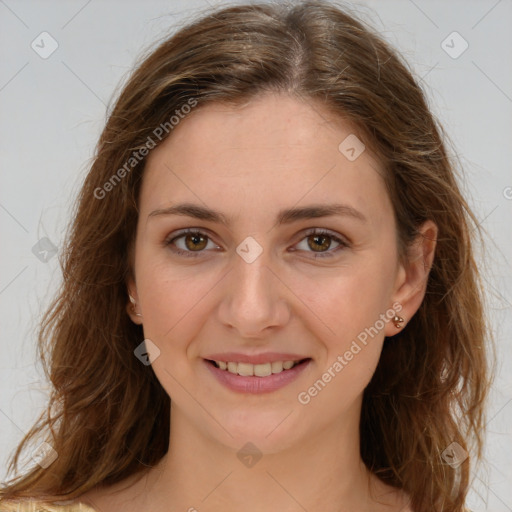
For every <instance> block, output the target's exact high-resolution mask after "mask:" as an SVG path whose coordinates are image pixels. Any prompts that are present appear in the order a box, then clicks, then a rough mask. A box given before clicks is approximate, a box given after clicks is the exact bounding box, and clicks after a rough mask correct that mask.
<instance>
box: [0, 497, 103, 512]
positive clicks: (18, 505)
mask: <svg viewBox="0 0 512 512" xmlns="http://www.w3.org/2000/svg"><path fill="white" fill-rule="evenodd" d="M0 512H97V511H96V510H95V509H93V508H91V507H90V506H88V505H85V504H84V503H77V502H76V501H61V502H58V501H56V502H53V503H48V502H45V501H38V500H29V499H27V500H9V501H0Z"/></svg>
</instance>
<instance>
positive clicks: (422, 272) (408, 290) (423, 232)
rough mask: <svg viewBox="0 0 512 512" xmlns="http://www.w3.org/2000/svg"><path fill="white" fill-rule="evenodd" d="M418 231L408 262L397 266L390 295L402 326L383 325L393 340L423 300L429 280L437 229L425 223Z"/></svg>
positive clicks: (386, 333)
mask: <svg viewBox="0 0 512 512" xmlns="http://www.w3.org/2000/svg"><path fill="white" fill-rule="evenodd" d="M418 231H419V234H418V236H417V237H416V239H415V240H414V242H413V243H412V245H411V246H410V247H409V249H408V252H407V261H406V262H405V263H403V264H400V266H399V269H398V273H397V278H396V281H395V289H394V292H393V295H392V299H393V301H394V306H395V305H396V304H400V305H401V309H400V310H399V309H398V308H396V307H395V308H394V309H396V312H397V315H398V316H399V317H402V318H403V319H404V322H403V323H402V324H401V326H400V327H398V328H397V327H396V326H395V322H393V320H392V319H391V321H390V322H388V323H387V324H386V328H385V331H384V332H385V335H386V336H394V335H395V334H397V333H398V332H399V331H400V330H401V329H403V328H404V327H405V325H406V324H407V322H408V321H409V320H410V319H411V318H412V317H413V316H414V314H415V313H416V311H418V309H419V307H420V305H421V303H422V302H423V298H424V297H425V292H426V289H427V281H428V276H429V273H430V269H431V268H432V264H433V262H434V254H435V249H436V242H437V233H438V229H437V226H436V224H435V223H434V222H432V221H431V220H427V221H425V222H424V223H423V224H422V225H421V226H420V228H419V229H418Z"/></svg>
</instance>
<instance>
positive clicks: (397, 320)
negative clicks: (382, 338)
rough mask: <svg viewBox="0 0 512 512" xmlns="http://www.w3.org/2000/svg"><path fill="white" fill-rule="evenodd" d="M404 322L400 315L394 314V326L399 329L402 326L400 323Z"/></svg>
mask: <svg viewBox="0 0 512 512" xmlns="http://www.w3.org/2000/svg"><path fill="white" fill-rule="evenodd" d="M403 322H404V319H403V318H402V317H401V316H398V315H395V317H394V318H393V323H394V324H395V327H396V328H397V329H400V327H402V323H403Z"/></svg>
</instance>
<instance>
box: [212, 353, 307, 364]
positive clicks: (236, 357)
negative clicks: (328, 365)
mask: <svg viewBox="0 0 512 512" xmlns="http://www.w3.org/2000/svg"><path fill="white" fill-rule="evenodd" d="M205 359H209V360H211V361H224V362H230V361H231V362H234V363H251V364H264V363H273V362H275V361H301V360H302V359H309V358H308V357H304V356H301V355H299V354H289V353H285V352H265V353H263V354H241V353H239V352H223V353H222V354H221V353H218V354H210V355H208V356H206V357H205Z"/></svg>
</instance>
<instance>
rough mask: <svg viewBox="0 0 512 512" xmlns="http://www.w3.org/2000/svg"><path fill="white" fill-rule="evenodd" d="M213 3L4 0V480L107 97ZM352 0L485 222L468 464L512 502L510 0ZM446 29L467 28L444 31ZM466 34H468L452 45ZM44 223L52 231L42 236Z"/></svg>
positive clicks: (475, 497)
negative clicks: (397, 66) (441, 136)
mask: <svg viewBox="0 0 512 512" xmlns="http://www.w3.org/2000/svg"><path fill="white" fill-rule="evenodd" d="M215 4H218V5H220V4H222V5H229V4H230V2H227V1H226V2H222V1H216V2H214V1H213V0H210V2H206V0H204V1H202V0H198V1H188V2H186V1H176V0H168V1H145V2H135V1H123V2H121V1H114V0H111V1H100V0H92V1H91V0H90V1H87V0H80V1H67V2H64V1H61V2H57V1H15V0H0V52H1V62H2V65H1V69H0V109H1V110H0V147H1V170H2V172H1V187H0V230H1V231H0V232H1V234H2V238H1V241H2V242H1V243H2V245H1V248H2V250H1V253H0V258H1V260H0V272H1V273H0V318H1V322H2V323H1V325H2V331H1V337H0V348H1V351H2V352H1V353H2V358H1V360H0V367H1V371H0V389H1V396H0V433H1V435H0V479H2V480H3V479H5V476H6V471H5V469H4V468H5V464H6V462H7V459H8V456H9V455H10V454H11V453H12V451H13V449H14V447H15V446H16V444H17V443H18V442H19V440H20V439H21V437H22V435H23V432H26V431H27V430H28V429H29V427H30V426H31V424H32V422H33V421H34V420H35V418H36V417H37V416H38V415H39V413H40V412H41V410H42V408H43V406H44V402H45V399H46V397H47V390H48V385H47V383H46V382H45V379H44V375H43V372H42V370H41V367H40V366H39V364H38V363H37V359H36V352H35V332H36V327H37V322H38V320H39V318H40V315H41V312H42V311H43V309H44V308H45V306H46V305H47V304H48V302H49V299H50V297H51V295H52V294H53V293H54V291H55V290H56V287H57V285H58V284H59V283H60V269H59V266H58V258H57V256H56V254H55V252H54V250H53V247H55V251H58V250H59V248H60V247H61V245H62V241H63V237H64V230H65V228H66V225H67V222H68V220H69V211H70V206H71V204H72V200H73V198H74V196H75V194H76V193H77V191H78V188H79V185H80V183H81V180H82V179H83V177H84V174H85V173H86V171H87V168H88V166H89V165H90V162H91V157H92V154H93V148H94V145H95V143H96V140H97V138H98V136H99V134H100V130H101V129H102V127H103V124H104V121H105V114H106V106H107V105H108V104H109V101H110V99H111V97H112V95H113V94H114V92H115V91H117V90H118V84H119V83H120V82H121V81H122V80H124V79H125V78H126V75H127V73H128V72H129V71H130V69H131V67H132V66H133V64H134V63H135V60H136V58H137V57H138V56H140V55H141V52H142V50H144V49H145V48H147V47H148V45H150V44H151V43H153V42H154V41H156V40H157V39H160V38H162V37H165V36H166V35H168V34H169V31H174V30H175V29H176V28H177V27H178V26H179V25H180V24H181V23H183V22H184V21H186V19H187V17H190V16H193V15H195V14H196V13H197V11H198V9H204V8H207V7H208V5H215ZM352 6H353V7H352V8H353V9H354V10H355V11H356V12H360V13H361V14H362V16H363V17H364V18H365V19H367V20H368V21H369V22H370V23H371V24H372V25H374V26H375V27H376V28H377V29H378V30H379V31H380V32H381V33H382V34H383V35H384V36H385V37H386V38H387V39H388V40H389V41H390V42H391V43H392V44H394V45H395V47H397V48H398V49H399V50H401V52H402V53H403V54H404V56H405V57H406V59H407V60H408V61H409V62H410V64H411V66H412V67H413V69H414V71H415V73H416V74H417V76H418V77H419V78H420V80H421V84H422V86H423V88H424V90H425V91H426V92H427V94H428V96H429V98H430V103H431V107H432V109H433V111H434V113H435V114H436V116H437V117H438V118H439V119H440V121H441V123H442V124H443V125H444V126H445V128H446V130H447V133H448V134H449V136H450V138H451V140H452V141H453V144H454V151H455V152H456V153H457V154H458V156H459V158H460V161H461V163H462V165H463V167H464V171H465V180H464V183H463V187H464V190H465V191H466V193H467V195H468V197H469V200H470V204H471V205H472V206H473V208H474V210H475V212H476V213H477V216H478V218H479V219H480V222H481V225H482V226H483V227H484V228H485V229H486V230H487V233H488V239H487V253H485V254H482V255H480V256H479V264H480V265H481V266H482V268H486V287H487V291H488V297H489V303H490V315H491V317H490V319H491V322H492V325H493V329H494V333H495V337H496V346H497V356H498V357H497V368H496V378H495V382H494V385H493V389H492V397H491V402H490V405H489V419H488V424H487V428H488V436H487V448H486V463H485V464H484V465H483V466H481V467H480V468H479V470H478V472H476V473H475V474H474V485H473V489H472V491H471V494H470V500H469V505H470V507H471V508H472V509H473V510H474V511H481V510H492V511H493V512H501V511H512V486H511V485H510V483H511V482H512V462H511V461H512V439H511V433H512V403H511V402H512V376H511V375H512V372H510V371H507V369H508V368H511V367H512V350H511V343H510V339H511V331H512V322H511V315H510V310H511V290H512V286H511V285H512V270H511V264H510V262H511V261H512V257H511V256H512V250H511V249H512V237H511V236H510V235H511V228H510V225H511V221H512V173H511V172H510V162H511V160H512V149H511V148H512V137H511V135H512V115H511V114H512V31H511V30H510V27H511V26H512V1H511V0H492V1H484V0H481V1H467V0H465V1H451V2H449V3H448V2H446V1H427V0H414V1H413V0H381V1H367V2H361V1H360V2H355V3H353V4H352ZM44 31H46V32H48V33H49V34H50V35H51V37H52V38H53V39H54V40H55V41H56V44H58V48H57V49H56V51H55V52H54V53H52V54H51V55H50V56H48V57H47V58H42V57H41V56H40V55H39V54H38V53H36V51H35V50H34V49H32V47H31V43H32V41H35V43H34V45H36V44H38V45H39V47H36V48H37V49H38V51H39V52H40V53H43V54H44V52H48V51H49V50H50V49H51V44H55V43H52V41H51V40H50V39H49V38H48V36H40V34H41V33H42V32H44ZM454 31H456V32H458V33H459V34H460V35H461V36H462V38H463V39H460V38H458V36H457V35H455V36H454V35H450V34H452V33H453V32H454ZM448 36H450V37H448ZM447 37H448V39H447ZM41 38H44V43H41ZM464 40H465V41H467V44H468V45H469V46H468V48H467V50H466V51H464V52H463V53H462V54H461V55H457V54H458V53H460V51H461V50H462V49H463V48H464V45H465V43H464ZM443 41H446V42H445V43H444V48H443V46H442V42H443ZM43 44H44V48H43ZM446 45H449V46H451V47H452V48H447V46H446ZM445 50H448V51H449V52H451V53H452V56H450V55H449V54H448V53H447V52H446V51H445ZM454 56H456V57H457V58H453V57H454ZM45 237H46V238H47V239H48V240H49V241H50V242H48V241H43V242H39V240H41V239H42V238H45ZM38 243H39V245H37V246H36V244H38ZM45 244H46V245H45ZM34 246H36V247H37V250H34V251H33V247H34Z"/></svg>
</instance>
